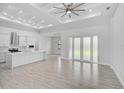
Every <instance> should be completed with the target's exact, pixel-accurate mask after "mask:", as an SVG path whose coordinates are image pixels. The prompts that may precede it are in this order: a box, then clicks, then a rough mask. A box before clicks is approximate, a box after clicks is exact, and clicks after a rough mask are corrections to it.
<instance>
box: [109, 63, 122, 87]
mask: <svg viewBox="0 0 124 93" xmlns="http://www.w3.org/2000/svg"><path fill="white" fill-rule="evenodd" d="M110 67H111V69H113V71H114V72H115V74H116V75H117V77H118V79H119V81H120V83H121V84H122V87H123V88H124V82H123V80H122V78H121V76H120V74H119V73H118V71H117V69H116V68H115V67H114V66H112V65H111V66H110Z"/></svg>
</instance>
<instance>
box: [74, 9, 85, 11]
mask: <svg viewBox="0 0 124 93" xmlns="http://www.w3.org/2000/svg"><path fill="white" fill-rule="evenodd" d="M73 11H85V9H76V10H73Z"/></svg>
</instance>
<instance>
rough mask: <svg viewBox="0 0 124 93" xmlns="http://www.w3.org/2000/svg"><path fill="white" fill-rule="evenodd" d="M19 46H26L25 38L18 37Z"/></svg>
mask: <svg viewBox="0 0 124 93" xmlns="http://www.w3.org/2000/svg"><path fill="white" fill-rule="evenodd" d="M19 46H27V38H26V36H19Z"/></svg>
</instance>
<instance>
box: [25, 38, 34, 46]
mask: <svg viewBox="0 0 124 93" xmlns="http://www.w3.org/2000/svg"><path fill="white" fill-rule="evenodd" d="M35 43H36V38H34V37H28V38H27V44H28V45H35Z"/></svg>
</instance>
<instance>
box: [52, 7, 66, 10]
mask: <svg viewBox="0 0 124 93" xmlns="http://www.w3.org/2000/svg"><path fill="white" fill-rule="evenodd" d="M53 8H56V9H61V10H66V9H64V8H60V7H53Z"/></svg>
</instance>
